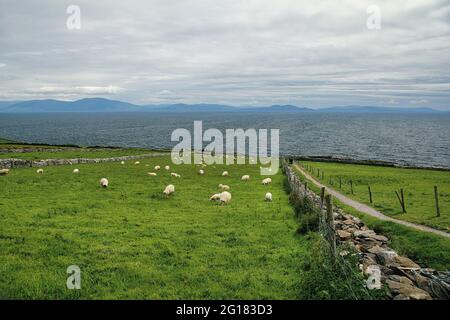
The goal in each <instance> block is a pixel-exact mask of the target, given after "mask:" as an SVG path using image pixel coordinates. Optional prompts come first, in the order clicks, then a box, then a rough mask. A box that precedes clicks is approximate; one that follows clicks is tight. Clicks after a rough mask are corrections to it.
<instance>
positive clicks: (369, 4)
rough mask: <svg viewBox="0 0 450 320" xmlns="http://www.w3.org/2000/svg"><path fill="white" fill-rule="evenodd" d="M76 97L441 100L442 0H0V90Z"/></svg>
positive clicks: (446, 89)
mask: <svg viewBox="0 0 450 320" xmlns="http://www.w3.org/2000/svg"><path fill="white" fill-rule="evenodd" d="M71 5H76V6H78V8H79V9H80V15H79V17H80V19H79V20H77V19H75V20H74V15H73V13H74V12H73V11H70V12H69V13H67V9H68V7H69V6H71ZM378 13H379V15H378ZM68 19H69V21H70V22H72V24H70V26H73V25H74V24H73V22H74V21H80V22H81V23H80V25H79V26H80V28H79V29H78V28H72V27H68ZM86 97H105V98H108V99H117V100H123V101H128V102H132V103H136V104H167V103H218V104H228V105H234V106H268V105H273V104H292V105H297V106H304V107H312V108H320V107H330V106H347V105H371V106H392V107H432V108H436V109H442V110H450V1H449V0H446V1H443V0H428V1H425V0H420V1H419V0H408V1H406V0H405V1H399V0H396V1H392V0H387V1H376V0H373V1H366V0H352V1H350V0H346V1H345V0H344V1H336V0H330V1H323V0H314V1H302V0H271V1H267V0H258V1H256V0H255V1H247V0H226V1H225V0H222V1H218V0H191V1H187V0H186V1H184V0H178V1H175V0H162V1H156V0H148V1H144V0H142V1H135V0H127V1H115V0H114V1H111V0H110V1H102V0H96V1H78V0H71V1H64V0H53V1H47V0H40V1H31V0H25V1H17V0H0V100H30V99H50V98H51V99H60V100H76V99H80V98H86Z"/></svg>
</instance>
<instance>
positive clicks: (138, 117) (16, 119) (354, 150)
mask: <svg viewBox="0 0 450 320" xmlns="http://www.w3.org/2000/svg"><path fill="white" fill-rule="evenodd" d="M194 120H202V121H203V130H206V129H209V128H217V129H219V130H221V131H222V132H223V133H225V129H237V128H243V129H249V128H255V129H279V130H280V153H281V154H283V155H308V156H344V157H349V158H354V159H359V160H373V159H376V160H384V161H391V162H395V163H398V164H407V165H418V166H445V167H450V114H449V113H445V114H401V113H398V114H397V113H392V114H391V113H389V114H387V113H386V114H382V113H319V112H304V113H299V112H297V113H261V114H259V113H230V112H228V113H209V114H205V113H156V112H151V113H150V112H149V113H47V114H45V113H42V114H36V113H34V114H5V113H1V114H0V137H3V138H10V139H13V140H19V141H24V142H29V143H47V144H76V145H85V146H121V147H145V148H171V147H172V146H174V145H175V144H176V142H171V133H172V131H173V130H175V129H177V128H186V129H188V130H192V128H193V124H194ZM205 145H206V143H205Z"/></svg>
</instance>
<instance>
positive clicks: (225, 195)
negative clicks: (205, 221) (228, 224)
mask: <svg viewBox="0 0 450 320" xmlns="http://www.w3.org/2000/svg"><path fill="white" fill-rule="evenodd" d="M230 201H231V193H229V192H228V191H224V192H222V193H221V194H220V203H221V204H222V205H223V204H227V203H228V202H230Z"/></svg>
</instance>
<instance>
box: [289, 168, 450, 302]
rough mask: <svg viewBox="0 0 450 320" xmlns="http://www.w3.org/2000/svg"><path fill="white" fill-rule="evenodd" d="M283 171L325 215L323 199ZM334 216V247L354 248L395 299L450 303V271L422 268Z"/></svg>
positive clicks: (357, 223) (355, 222)
mask: <svg viewBox="0 0 450 320" xmlns="http://www.w3.org/2000/svg"><path fill="white" fill-rule="evenodd" d="M283 169H284V172H285V174H286V176H287V178H288V181H289V185H290V188H291V190H292V192H295V193H297V194H298V196H300V197H308V198H309V199H310V200H311V201H312V203H313V204H314V205H315V206H317V207H318V208H319V209H320V211H324V204H323V202H322V199H321V197H320V196H318V195H317V194H316V193H315V192H313V191H311V190H309V189H308V188H307V187H305V185H304V184H303V183H302V182H301V181H300V179H299V178H298V176H297V174H296V173H295V172H294V170H293V169H292V168H291V167H290V166H288V165H287V164H286V163H284V165H283ZM332 212H333V215H332V216H333V221H332V223H331V224H332V225H333V227H332V230H333V232H334V234H335V237H333V238H334V239H336V243H335V244H339V243H346V244H348V245H349V246H350V247H352V248H354V250H355V251H356V252H357V255H358V261H359V268H360V270H361V272H363V273H364V274H365V275H367V276H368V277H370V276H373V275H374V271H377V272H379V273H380V276H381V277H380V280H381V283H383V284H386V285H387V287H388V288H389V291H390V295H391V297H392V299H395V300H412V299H414V300H428V299H450V272H449V271H446V272H440V271H436V270H433V269H430V268H422V267H421V266H419V265H418V264H417V263H415V262H414V261H412V260H411V259H409V258H407V257H404V256H401V255H399V254H398V253H397V252H395V251H394V250H393V249H392V248H390V247H389V246H388V242H389V239H388V238H387V237H385V236H382V235H378V234H376V232H375V231H373V230H371V229H369V228H368V227H367V226H366V225H365V224H364V223H363V222H362V221H361V220H360V219H359V218H357V217H354V216H351V215H349V214H346V213H345V212H343V211H342V210H341V209H339V208H334V207H333V208H332ZM335 244H334V245H335ZM339 254H340V255H341V256H345V255H347V254H350V253H349V252H346V251H341V252H340V253H339Z"/></svg>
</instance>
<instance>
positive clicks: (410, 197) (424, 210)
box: [302, 162, 450, 231]
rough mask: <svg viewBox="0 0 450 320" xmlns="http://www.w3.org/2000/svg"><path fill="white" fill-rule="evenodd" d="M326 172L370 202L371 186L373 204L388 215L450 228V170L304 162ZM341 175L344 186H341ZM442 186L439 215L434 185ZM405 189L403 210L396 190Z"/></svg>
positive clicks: (347, 192)
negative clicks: (369, 191) (404, 209)
mask: <svg viewBox="0 0 450 320" xmlns="http://www.w3.org/2000/svg"><path fill="white" fill-rule="evenodd" d="M302 163H303V164H307V165H309V166H311V167H313V168H314V169H315V170H314V176H315V177H316V178H317V179H319V178H318V177H317V169H320V171H322V170H323V172H324V179H319V180H320V181H321V182H322V183H324V184H326V185H330V184H329V179H330V178H331V179H332V183H333V185H331V187H333V188H335V189H336V190H339V191H340V192H342V193H343V194H345V195H347V196H349V197H350V198H353V199H355V200H358V201H361V202H363V203H365V204H368V205H370V202H369V196H368V186H369V185H370V187H371V190H372V194H373V202H374V203H373V204H372V206H373V207H374V208H376V209H377V210H379V211H381V212H383V213H384V214H386V215H388V216H391V217H395V218H397V219H401V220H405V221H411V222H415V223H419V224H423V225H427V226H430V227H433V228H437V229H441V230H446V231H448V230H450V172H447V171H438V170H419V169H401V168H392V167H379V166H367V165H354V164H340V163H325V162H302ZM339 177H341V178H342V184H343V185H342V189H339V183H338V181H339ZM349 180H353V190H354V195H352V194H351V192H350V186H349ZM435 185H437V186H438V190H439V198H440V199H439V204H440V208H441V216H440V217H436V211H435V201H434V186H435ZM400 188H403V189H404V194H405V202H406V211H407V213H402V210H401V207H400V203H399V201H398V199H397V196H396V195H395V191H396V190H397V191H398V190H399V189H400Z"/></svg>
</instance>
